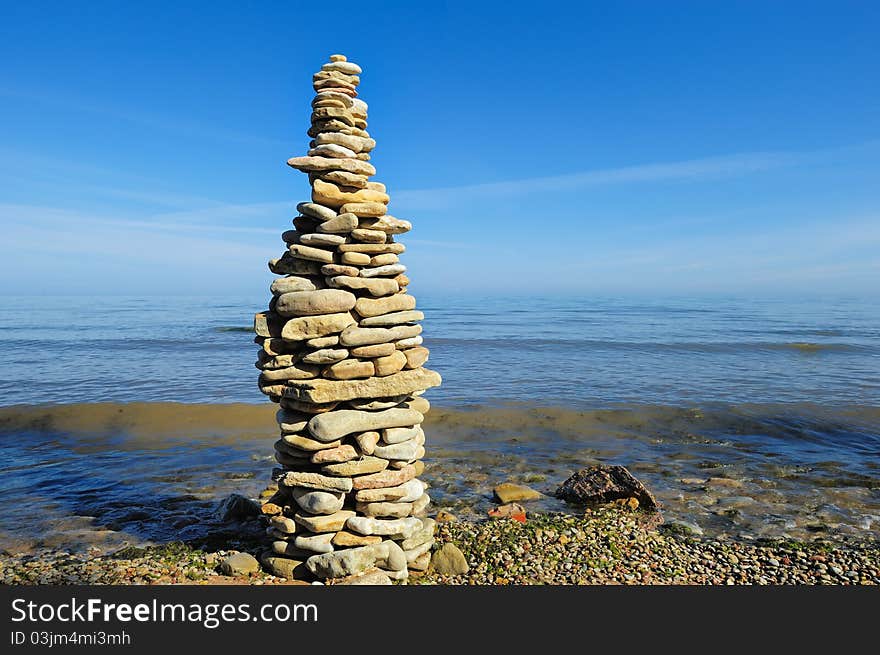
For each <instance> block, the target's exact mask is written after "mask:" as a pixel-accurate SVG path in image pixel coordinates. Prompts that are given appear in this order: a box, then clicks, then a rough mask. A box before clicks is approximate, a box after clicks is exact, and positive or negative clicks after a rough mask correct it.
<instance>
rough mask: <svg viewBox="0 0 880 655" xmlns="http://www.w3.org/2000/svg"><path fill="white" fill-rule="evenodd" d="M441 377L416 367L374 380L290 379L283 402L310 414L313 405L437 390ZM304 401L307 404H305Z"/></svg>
mask: <svg viewBox="0 0 880 655" xmlns="http://www.w3.org/2000/svg"><path fill="white" fill-rule="evenodd" d="M440 382H441V378H440V375H439V374H438V373H437V372H436V371H431V370H428V369H426V368H417V369H413V370H411V371H406V370H405V371H401V372H400V373H395V374H393V375H389V376H387V377H383V378H379V377H372V378H367V379H363V380H328V379H326V378H323V379H322V378H315V379H312V380H291V381H290V382H288V383H287V385H286V387H285V388H284V390H283V395H284V400H287V401H290V402H297V401H299V403H298V404H296V405H293V404H291V405H289V406H290V407H293V408H294V409H301V410H302V411H308V409H307V408H308V407H310V404H311V403H316V404H318V406H321V404H331V403H334V402H340V401H344V400H354V399H355V398H383V397H385V396H396V395H398V394H404V393H412V392H413V391H420V390H424V389H429V388H431V387H436V386H438V385H439V384H440ZM303 401H304V402H303Z"/></svg>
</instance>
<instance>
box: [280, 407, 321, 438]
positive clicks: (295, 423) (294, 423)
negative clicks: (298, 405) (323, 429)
mask: <svg viewBox="0 0 880 655" xmlns="http://www.w3.org/2000/svg"><path fill="white" fill-rule="evenodd" d="M310 418H312V417H311V416H310V415H309V414H303V413H302V412H294V411H292V410H289V409H283V408H282V409H279V410H278V411H277V412H275V420H276V421H277V422H278V427H279V428H280V429H281V432H282V433H289V434H294V433H296V432H302V431H303V430H304V429H305V427H306V423H308V422H309V419H310Z"/></svg>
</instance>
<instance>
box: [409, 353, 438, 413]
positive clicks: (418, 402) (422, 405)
mask: <svg viewBox="0 0 880 655" xmlns="http://www.w3.org/2000/svg"><path fill="white" fill-rule="evenodd" d="M404 354H406V353H404ZM404 406H405V407H409V408H410V409H414V410H416V411H417V412H419V413H421V414H427V413H428V410H429V409H431V403H430V402H428V399H427V398H425V397H424V396H416V397H415V398H410V399H409V400H407V401H406V402H405V403H404Z"/></svg>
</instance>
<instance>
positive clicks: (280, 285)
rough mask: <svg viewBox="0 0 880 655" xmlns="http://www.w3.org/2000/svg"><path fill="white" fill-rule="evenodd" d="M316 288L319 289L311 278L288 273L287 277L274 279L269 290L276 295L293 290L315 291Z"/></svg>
mask: <svg viewBox="0 0 880 655" xmlns="http://www.w3.org/2000/svg"><path fill="white" fill-rule="evenodd" d="M322 272H323V271H322ZM315 289H317V287H316V286H315V283H314V282H313V281H312V280H311V279H310V278H307V277H298V276H295V275H288V276H287V277H281V278H278V279H277V280H273V282H272V285H271V286H270V287H269V291H271V292H272V295H275V296H280V295H283V294H285V293H291V292H293V291H314V290H315Z"/></svg>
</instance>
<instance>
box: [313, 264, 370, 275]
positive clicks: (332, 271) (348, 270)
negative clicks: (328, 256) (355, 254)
mask: <svg viewBox="0 0 880 655" xmlns="http://www.w3.org/2000/svg"><path fill="white" fill-rule="evenodd" d="M321 272H322V273H323V274H324V275H326V276H327V277H336V276H337V275H347V276H348V277H357V276H358V273H360V269H359V268H356V267H354V266H346V265H345V264H324V265H323V266H322V267H321Z"/></svg>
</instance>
